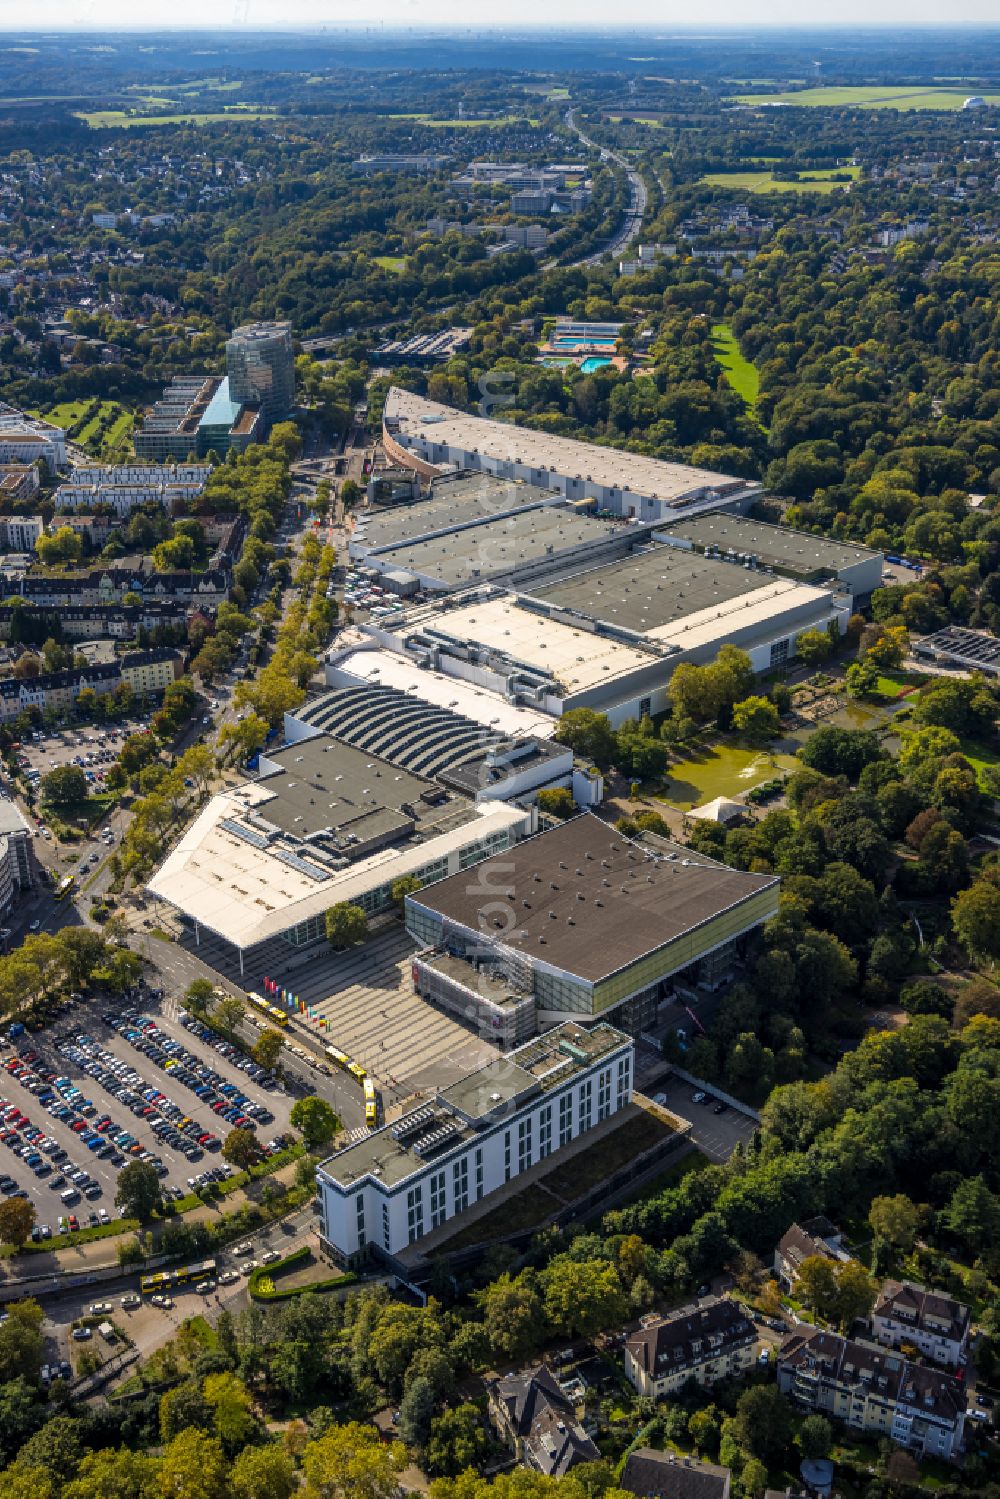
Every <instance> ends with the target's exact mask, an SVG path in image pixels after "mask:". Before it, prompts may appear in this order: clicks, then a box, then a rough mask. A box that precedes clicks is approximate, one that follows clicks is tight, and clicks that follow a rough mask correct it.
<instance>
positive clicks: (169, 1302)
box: [149, 1296, 174, 1312]
mask: <svg viewBox="0 0 1000 1499" xmlns="http://www.w3.org/2000/svg"><path fill="white" fill-rule="evenodd" d="M149 1300H150V1303H151V1304H152V1305H153V1306H158V1307H161V1308H162V1310H163V1311H165V1312H169V1310H170V1308H171V1307H172V1306H173V1304H174V1301H173V1297H172V1296H150V1298H149Z"/></svg>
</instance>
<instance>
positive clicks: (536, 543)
mask: <svg viewBox="0 0 1000 1499" xmlns="http://www.w3.org/2000/svg"><path fill="white" fill-rule="evenodd" d="M624 529H625V527H624V526H623V525H621V524H619V525H618V526H615V525H614V524H613V523H612V522H609V521H602V520H594V518H593V517H592V516H589V515H580V514H579V513H578V512H577V511H575V510H573V509H571V508H570V507H569V506H567V505H542V506H539V507H537V508H535V509H524V510H519V511H517V512H515V514H513V515H505V516H498V517H497V518H496V519H494V520H484V521H483V522H482V524H481V525H478V526H463V527H462V529H461V530H457V531H448V532H446V533H444V534H443V535H440V536H432V537H428V538H426V539H425V540H423V541H414V542H411V543H409V544H406V545H403V546H398V547H391V548H388V549H386V550H384V551H382V552H381V554H380V555H381V557H382V558H383V559H384V561H385V562H386V563H387V564H388V565H390V566H392V567H394V568H398V569H399V570H400V571H402V572H407V573H416V574H419V575H420V576H421V577H427V578H434V579H437V580H439V581H440V582H442V583H444V584H447V585H448V586H450V587H461V586H462V585H464V584H468V583H469V582H471V581H472V580H474V579H475V578H477V577H484V578H485V577H490V576H496V575H497V574H504V573H510V572H513V571H515V570H516V569H517V568H520V567H525V566H527V565H528V564H530V563H533V562H539V561H544V559H545V558H546V557H548V556H552V557H557V556H560V555H562V554H564V553H566V552H572V551H574V550H575V549H576V548H577V547H586V546H591V545H593V544H595V543H598V542H601V541H610V540H611V538H612V537H613V536H614V535H616V534H620V533H621V532H622V531H624Z"/></svg>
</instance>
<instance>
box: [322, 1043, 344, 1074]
mask: <svg viewBox="0 0 1000 1499" xmlns="http://www.w3.org/2000/svg"><path fill="white" fill-rule="evenodd" d="M323 1050H324V1053H325V1055H326V1056H327V1057H329V1059H330V1061H331V1062H332V1063H333V1065H334V1066H335V1067H339V1068H340V1070H341V1071H342V1072H346V1071H347V1069H348V1066H349V1065H350V1061H351V1059H350V1057H349V1056H348V1055H347V1052H346V1051H341V1050H340V1047H339V1046H326V1047H324V1048H323Z"/></svg>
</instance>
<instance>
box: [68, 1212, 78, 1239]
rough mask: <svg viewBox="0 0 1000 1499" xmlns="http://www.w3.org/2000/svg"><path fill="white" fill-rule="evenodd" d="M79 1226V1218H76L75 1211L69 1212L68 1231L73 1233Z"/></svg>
mask: <svg viewBox="0 0 1000 1499" xmlns="http://www.w3.org/2000/svg"><path fill="white" fill-rule="evenodd" d="M79 1227H80V1222H79V1219H78V1218H77V1216H76V1214H75V1213H70V1215H69V1230H70V1233H73V1234H75V1233H76V1231H77V1229H78V1228H79Z"/></svg>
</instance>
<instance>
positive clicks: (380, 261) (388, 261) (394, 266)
mask: <svg viewBox="0 0 1000 1499" xmlns="http://www.w3.org/2000/svg"><path fill="white" fill-rule="evenodd" d="M375 264H376V265H380V266H381V267H382V269H383V270H384V271H391V272H392V274H393V275H394V276H401V275H402V274H403V272H404V271H405V270H406V256H405V255H376V256H375Z"/></svg>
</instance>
